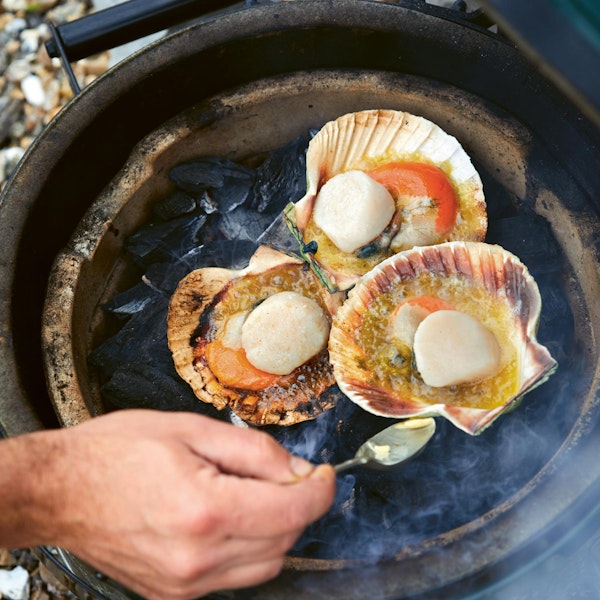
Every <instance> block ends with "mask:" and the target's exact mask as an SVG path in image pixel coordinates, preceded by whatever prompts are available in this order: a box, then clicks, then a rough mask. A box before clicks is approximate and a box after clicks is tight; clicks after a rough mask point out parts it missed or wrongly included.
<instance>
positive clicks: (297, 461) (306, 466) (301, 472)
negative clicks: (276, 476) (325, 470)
mask: <svg viewBox="0 0 600 600" xmlns="http://www.w3.org/2000/svg"><path fill="white" fill-rule="evenodd" d="M290 468H291V469H292V473H293V474H294V475H295V476H296V477H298V478H299V479H302V478H304V477H308V476H309V475H310V474H311V473H312V472H313V470H314V468H315V467H314V465H313V464H312V463H309V462H308V461H307V460H304V459H303V458H300V457H299V456H293V455H292V458H291V460H290Z"/></svg>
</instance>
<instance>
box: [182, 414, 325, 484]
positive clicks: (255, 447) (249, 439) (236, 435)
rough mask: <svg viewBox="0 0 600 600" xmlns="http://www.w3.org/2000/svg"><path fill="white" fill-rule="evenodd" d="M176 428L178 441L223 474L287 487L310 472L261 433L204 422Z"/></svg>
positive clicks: (194, 421) (308, 466) (309, 467)
mask: <svg viewBox="0 0 600 600" xmlns="http://www.w3.org/2000/svg"><path fill="white" fill-rule="evenodd" d="M193 416H199V415H193ZM180 426H181V429H180V430H179V435H180V439H181V440H182V441H184V442H185V443H187V444H188V445H189V446H190V448H191V449H192V450H193V451H194V452H195V453H196V454H198V455H199V456H201V457H202V458H204V459H206V460H208V461H209V462H211V463H213V464H215V465H217V466H218V467H219V469H220V470H221V471H222V472H224V473H229V474H233V475H238V476H240V477H254V478H257V479H264V480H267V481H273V482H277V483H290V482H293V481H297V480H298V479H301V478H303V477H306V476H307V475H308V474H310V473H311V472H312V471H313V469H314V467H313V465H311V463H309V462H308V461H305V460H303V459H301V458H299V457H296V456H293V455H291V454H290V453H289V452H288V451H287V450H286V449H285V448H284V447H283V446H281V445H280V444H278V443H277V442H276V440H275V439H274V438H273V437H271V436H270V435H269V434H267V433H265V432H263V431H258V430H256V429H251V428H240V427H235V426H233V425H230V424H228V423H223V422H220V421H217V420H215V419H208V418H199V419H186V420H185V422H182V423H180Z"/></svg>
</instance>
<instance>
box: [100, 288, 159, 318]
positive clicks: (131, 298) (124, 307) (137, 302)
mask: <svg viewBox="0 0 600 600" xmlns="http://www.w3.org/2000/svg"><path fill="white" fill-rule="evenodd" d="M159 293H160V292H158V291H157V290H156V289H152V287H150V286H149V285H148V283H146V282H145V281H143V280H142V281H141V282H140V283H138V284H137V285H135V286H133V287H132V288H129V289H127V290H125V291H124V292H121V293H120V294H117V295H116V296H114V297H113V298H111V299H110V300H109V301H108V302H106V303H105V304H103V305H102V308H103V310H105V311H106V312H108V313H111V314H113V315H116V316H117V317H130V316H131V315H134V314H136V313H139V312H141V311H143V310H144V309H145V308H146V307H147V306H148V305H149V304H151V303H152V302H153V301H155V299H156V296H157V294H159Z"/></svg>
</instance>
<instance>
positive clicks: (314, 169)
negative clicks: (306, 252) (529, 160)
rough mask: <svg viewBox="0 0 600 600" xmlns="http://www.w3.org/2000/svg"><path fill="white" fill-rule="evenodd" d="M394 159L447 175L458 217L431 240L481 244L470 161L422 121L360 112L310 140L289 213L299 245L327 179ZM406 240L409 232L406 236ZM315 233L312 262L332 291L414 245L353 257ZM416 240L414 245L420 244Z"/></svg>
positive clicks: (482, 212)
mask: <svg viewBox="0 0 600 600" xmlns="http://www.w3.org/2000/svg"><path fill="white" fill-rule="evenodd" d="M395 161H415V162H425V163H430V164H434V165H436V166H439V167H440V168H442V170H443V171H444V172H445V173H446V175H447V176H448V177H449V179H450V181H451V183H452V185H453V187H454V189H455V191H456V192H457V196H458V204H459V207H458V219H457V223H456V225H455V227H454V229H453V230H452V231H450V232H449V233H448V234H445V235H444V236H442V237H440V239H436V240H435V241H427V242H425V243H426V244H432V243H441V242H445V241H450V240H472V241H482V240H483V239H484V237H485V233H486V230H487V215H486V206H485V199H484V194H483V186H482V183H481V178H480V177H479V174H478V173H477V171H476V170H475V168H474V167H473V164H472V163H471V159H470V158H469V156H468V155H467V153H466V152H465V151H464V150H463V148H462V146H461V145H460V143H459V142H458V141H457V140H456V138H454V137H452V136H450V135H449V134H447V133H446V132H445V131H443V130H442V129H441V128H440V127H439V126H438V125H436V124H434V123H432V122H431V121H428V120H427V119H425V118H423V117H418V116H414V115H411V114H409V113H406V112H400V111H394V110H365V111H361V112H356V113H349V114H346V115H344V116H342V117H340V118H338V119H336V120H334V121H330V122H328V123H326V124H325V125H324V126H323V128H322V129H321V130H320V131H319V132H318V133H317V134H316V135H315V137H314V138H313V139H312V140H311V142H310V144H309V147H308V151H307V155H306V178H307V191H306V194H305V196H304V197H303V198H302V199H300V200H299V201H298V202H297V203H296V205H295V209H294V211H293V221H294V222H295V225H296V227H297V228H298V230H299V232H300V235H301V236H302V239H303V240H304V243H305V244H306V243H308V242H310V241H312V239H314V238H313V234H312V233H311V232H310V230H309V229H308V228H309V224H310V222H311V215H312V211H313V207H314V204H315V201H316V198H317V195H318V193H319V190H320V189H321V187H322V186H323V185H324V184H325V183H326V182H327V181H328V180H329V179H330V178H332V177H333V176H335V175H337V174H340V173H344V172H346V171H350V170H367V169H369V168H372V167H374V166H379V165H382V164H388V163H391V162H395ZM408 234H409V235H408V238H410V231H409V232H408ZM326 240H327V238H326V237H325V236H324V234H322V233H321V240H319V244H320V247H319V249H318V251H317V253H316V255H315V259H316V261H317V262H318V263H319V264H320V265H321V267H322V268H323V269H324V270H325V272H326V273H327V274H328V276H329V278H330V279H331V282H332V283H333V284H334V286H335V287H337V289H342V290H344V289H348V288H350V287H351V286H352V285H353V284H354V283H355V281H356V280H357V279H358V277H360V276H361V275H364V274H365V273H366V272H368V271H369V270H371V269H372V268H373V267H374V266H376V264H378V263H379V262H381V261H382V260H384V259H385V258H387V257H388V256H390V255H392V254H395V253H396V252H398V251H401V250H405V249H409V248H410V247H412V246H414V245H416V244H414V243H409V240H407V241H406V243H404V242H402V243H401V245H400V246H399V247H394V249H393V250H391V249H389V248H388V249H382V251H381V252H380V253H378V254H377V255H376V256H371V257H368V258H357V257H356V256H355V255H352V254H346V253H343V252H342V251H340V250H339V249H337V248H335V246H333V245H332V244H330V245H331V248H330V249H323V246H324V245H325V244H327V241H326ZM425 243H424V242H419V244H420V245H425Z"/></svg>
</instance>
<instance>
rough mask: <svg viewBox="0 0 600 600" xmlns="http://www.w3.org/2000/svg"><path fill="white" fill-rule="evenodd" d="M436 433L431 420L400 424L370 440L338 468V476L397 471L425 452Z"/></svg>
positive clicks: (412, 420)
mask: <svg viewBox="0 0 600 600" xmlns="http://www.w3.org/2000/svg"><path fill="white" fill-rule="evenodd" d="M434 433H435V421H434V420H433V419H432V418H431V417H427V418H419V419H407V420H406V421H399V422H398V423H395V424H394V425H391V426H390V427H386V428H385V429H384V430H383V431H380V432H379V433H376V434H375V435H374V436H373V437H371V438H369V439H368V440H367V441H366V442H365V443H364V444H362V446H361V447H360V448H359V449H358V450H357V452H356V454H355V455H354V458H351V459H350V460H347V461H345V462H343V463H340V464H339V465H335V467H334V469H335V472H336V473H341V472H343V471H346V470H347V469H351V468H353V467H362V466H364V467H369V468H374V469H386V468H390V467H395V466H396V465H399V464H401V463H403V462H405V461H407V460H408V459H409V458H412V457H413V456H415V454H417V453H418V452H419V451H420V450H422V449H423V448H424V447H425V445H426V444H427V442H428V441H429V440H430V439H431V437H432V436H433V434H434Z"/></svg>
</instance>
